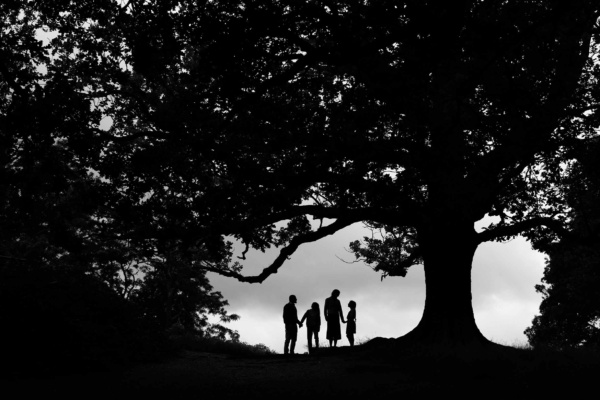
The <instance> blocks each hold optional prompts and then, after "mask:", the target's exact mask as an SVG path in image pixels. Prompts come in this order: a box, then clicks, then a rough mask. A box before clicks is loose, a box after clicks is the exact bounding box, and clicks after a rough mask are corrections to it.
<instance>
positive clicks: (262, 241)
mask: <svg viewBox="0 0 600 400" xmlns="http://www.w3.org/2000/svg"><path fill="white" fill-rule="evenodd" d="M51 3H52V4H49V3H44V4H35V5H34V4H30V3H27V5H26V6H23V7H22V8H21V10H24V11H22V13H21V14H19V15H17V16H14V17H13V18H17V19H16V20H15V21H17V20H19V18H20V21H28V20H29V19H28V18H31V20H32V21H36V24H37V25H35V27H39V28H41V27H47V29H48V30H49V31H51V32H54V33H56V35H55V36H54V38H53V39H51V40H50V42H49V43H48V44H47V45H45V46H42V45H40V44H39V43H37V42H36V43H37V44H36V46H37V47H36V48H37V49H38V50H37V51H38V53H39V54H40V56H38V58H39V60H38V61H35V62H34V63H33V65H35V66H38V69H39V65H41V64H44V65H45V66H46V70H47V72H46V73H45V74H43V76H40V77H39V78H38V79H42V80H46V81H47V82H48V84H47V85H46V87H52V85H50V83H53V84H54V82H56V83H57V84H58V83H61V85H59V88H63V89H64V90H67V91H68V94H69V96H70V97H67V98H73V99H74V101H75V104H76V105H78V106H79V108H77V107H74V106H70V107H69V109H73V110H81V111H78V112H79V113H78V112H73V113H72V115H71V116H72V119H73V120H76V121H78V123H80V124H81V123H82V122H85V124H83V125H76V126H77V127H76V128H74V129H70V128H69V127H71V126H72V125H69V124H68V122H69V121H70V120H71V119H70V118H66V119H65V120H64V121H63V122H64V123H65V124H67V125H66V126H64V127H63V126H61V127H59V128H57V129H55V130H53V132H54V133H53V134H52V135H50V137H51V138H52V140H50V141H48V140H46V141H45V142H44V141H41V140H32V141H33V142H34V143H38V142H43V143H50V145H56V143H57V142H58V143H61V144H62V145H63V146H64V147H65V148H67V149H68V150H69V151H70V152H72V153H73V156H72V157H71V159H72V160H74V161H77V165H81V168H82V171H84V172H86V173H90V172H91V173H92V175H93V177H94V179H90V181H91V182H93V184H94V185H98V186H100V187H106V188H107V193H108V194H107V198H106V201H105V202H104V204H106V205H109V207H108V208H109V209H110V210H111V213H110V215H109V216H105V217H104V216H103V217H99V218H96V219H95V220H94V222H95V223H98V222H102V224H103V225H104V228H105V229H104V231H105V232H114V231H117V232H119V233H118V235H119V238H121V239H123V238H127V240H131V241H132V243H134V244H136V245H137V244H141V243H144V242H146V241H148V240H149V239H152V240H165V239H166V238H177V239H178V240H180V241H181V242H180V246H181V249H183V250H184V251H185V249H192V248H193V249H195V251H198V252H199V253H197V254H202V255H203V257H202V259H201V260H200V259H199V260H197V261H198V263H199V265H202V268H203V269H204V270H205V271H208V270H210V271H215V272H218V273H221V274H223V275H227V276H231V277H234V278H237V279H239V280H242V281H246V282H262V281H264V279H266V278H267V277H268V276H269V275H271V274H273V273H276V272H277V271H278V269H279V268H280V267H281V266H282V265H283V264H284V262H285V260H286V259H287V258H288V257H290V256H292V254H293V253H294V251H295V250H296V249H297V248H298V247H299V246H300V245H302V244H304V243H309V242H312V241H316V240H319V239H321V238H323V237H325V236H327V235H331V234H333V233H335V232H336V231H339V230H340V229H342V228H344V227H347V226H349V225H351V224H354V223H356V222H365V223H367V224H369V225H370V226H373V227H375V228H377V229H381V230H382V231H383V232H385V239H384V240H381V241H371V242H369V241H366V242H364V241H363V242H362V243H361V242H360V241H359V242H354V243H353V244H352V246H351V248H352V249H353V251H354V252H355V253H356V255H357V257H359V258H364V259H365V260H366V261H367V263H369V264H371V265H372V266H373V267H374V268H375V269H377V270H380V271H381V272H382V273H383V274H384V275H392V276H393V275H400V276H402V275H404V274H405V273H406V270H407V268H409V267H410V266H411V265H414V264H416V263H423V264H424V267H425V275H426V286H427V298H426V304H425V311H424V314H423V319H422V321H421V322H420V324H419V325H418V326H417V328H416V329H415V330H414V331H413V332H412V333H411V334H409V335H408V336H409V337H415V338H419V340H433V341H439V340H449V341H451V342H461V341H465V342H472V341H481V342H485V340H484V339H483V337H482V336H481V334H480V333H479V331H478V329H477V327H476V324H475V321H474V317H473V311H472V305H471V287H470V284H471V283H470V270H471V262H472V257H473V254H474V252H475V249H476V248H477V245H478V244H479V243H481V242H484V241H489V240H504V239H506V238H508V237H512V236H514V235H517V234H524V235H526V236H527V237H529V238H530V239H532V240H533V241H534V243H541V242H542V241H544V240H546V241H554V240H556V239H557V238H558V236H557V235H558V234H561V233H564V232H565V231H566V229H567V228H568V227H569V223H571V219H570V218H569V216H568V211H569V205H568V203H567V202H566V200H565V196H564V193H563V192H562V191H561V190H560V188H561V187H563V186H561V182H563V180H564V179H565V166H566V165H568V163H569V157H570V156H569V152H568V151H567V150H568V149H569V148H571V147H573V146H574V145H575V144H576V143H579V142H581V141H585V140H588V139H589V138H591V137H594V136H596V135H597V132H596V128H597V127H598V122H599V121H598V116H599V114H598V104H600V103H599V102H598V100H599V99H598V96H599V94H600V93H599V92H598V87H599V86H598V75H599V72H600V71H599V68H598V65H597V61H598V60H597V56H598V40H597V38H598V22H597V21H598V16H599V6H598V4H597V2H595V1H591V0H588V1H586V0H580V1H576V2H573V1H569V2H567V1H559V0H553V1H527V2H522V1H505V2H494V1H458V2H429V1H403V2H398V1H377V2H375V1H360V2H355V1H343V0H341V1H335V0H331V1H329V0H327V1H326V0H323V1H285V0H280V1H254V2H246V1H218V0H213V1H205V2H196V1H194V2H192V1H176V0H170V1H153V0H150V1H135V0H131V1H111V0H104V1H94V2H91V1H84V2H74V1H68V0H62V1H61V0H57V1H54V2H51ZM17 25H18V26H26V25H27V24H26V23H20V24H17ZM30 36H31V35H30ZM38 53H36V54H38ZM9 60H12V59H10V58H9ZM19 62H20V61H19V60H18V59H15V60H14V65H19V64H18V63H19ZM34 69H35V68H33V67H32V64H31V63H29V67H28V68H21V69H19V68H17V67H15V66H10V68H9V70H8V71H9V72H10V73H12V74H13V75H14V74H15V72H11V71H17V70H18V71H22V70H24V71H29V73H33V72H32V71H33V70H34ZM4 70H6V67H5V69H4ZM37 73H38V74H40V73H39V72H37ZM6 76H9V75H6ZM15 82H17V83H16V84H13V86H14V87H10V86H3V88H2V90H4V91H5V93H7V95H9V96H11V97H12V98H13V99H29V98H30V97H32V96H31V90H33V89H31V90H29V91H27V93H26V94H22V95H19V93H20V90H21V89H22V87H21V86H20V83H19V80H16V81H15ZM30 82H37V80H33V81H31V80H30ZM63 98H65V97H64V95H61V99H63ZM23 101H24V100H23ZM58 104H63V103H62V102H61V103H58ZM90 104H91V107H90ZM105 209H106V208H105ZM105 209H103V210H105ZM486 215H489V216H494V217H497V222H494V223H493V224H491V225H490V226H488V227H487V229H485V230H484V231H483V232H476V231H475V229H474V223H475V222H476V221H479V220H481V219H482V218H483V217H484V216H486ZM311 219H312V221H311ZM117 228H118V229H117ZM231 237H233V238H235V239H237V240H239V241H241V242H242V243H244V244H245V245H247V246H248V248H255V249H259V250H265V249H266V248H268V247H271V246H275V247H278V248H280V252H279V255H278V256H277V257H276V259H275V260H274V261H273V262H272V264H271V265H268V266H266V267H265V269H264V270H263V271H262V272H261V273H260V274H258V275H257V276H246V275H244V274H243V270H242V265H241V264H240V263H238V262H231V244H230V243H229V242H228V238H231Z"/></svg>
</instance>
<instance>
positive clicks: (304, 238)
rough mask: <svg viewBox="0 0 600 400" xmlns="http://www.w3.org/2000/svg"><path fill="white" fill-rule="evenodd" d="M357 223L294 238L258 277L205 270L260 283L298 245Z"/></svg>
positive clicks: (347, 221) (343, 223)
mask: <svg viewBox="0 0 600 400" xmlns="http://www.w3.org/2000/svg"><path fill="white" fill-rule="evenodd" d="M355 222H358V220H356V219H350V218H344V219H338V220H336V221H335V222H333V223H332V224H330V225H327V226H325V227H323V228H320V229H317V230H316V231H312V232H309V233H306V234H303V235H299V236H296V237H295V238H293V239H292V240H291V241H290V244H288V245H287V246H285V247H283V248H282V249H281V251H280V252H279V255H278V256H277V258H276V259H275V261H273V263H272V264H271V265H269V266H268V267H266V268H265V269H263V271H262V272H261V273H260V274H258V275H253V276H244V275H242V274H240V273H238V272H236V271H232V270H221V269H218V268H214V267H213V268H211V267H208V268H206V270H207V271H210V272H215V273H217V274H219V275H223V276H227V277H231V278H236V279H237V280H239V281H240V282H248V283H262V282H263V281H264V280H265V279H267V277H269V276H270V275H272V274H276V273H277V272H278V270H279V268H280V267H281V266H282V265H283V263H284V262H285V261H286V260H287V259H288V258H289V257H290V256H291V255H292V254H294V252H295V251H296V250H297V249H298V247H300V245H302V244H304V243H310V242H315V241H317V240H319V239H322V238H324V237H325V236H329V235H332V234H334V233H336V232H337V231H339V230H341V229H343V228H345V227H347V226H350V225H352V224H353V223H355Z"/></svg>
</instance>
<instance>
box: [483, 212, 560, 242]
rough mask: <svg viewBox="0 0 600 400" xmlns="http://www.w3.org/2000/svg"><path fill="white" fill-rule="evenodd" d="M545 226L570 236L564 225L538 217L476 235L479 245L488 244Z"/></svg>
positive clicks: (551, 219)
mask: <svg viewBox="0 0 600 400" xmlns="http://www.w3.org/2000/svg"><path fill="white" fill-rule="evenodd" d="M541 226H545V227H547V228H550V229H552V230H553V231H555V232H556V233H558V234H559V235H561V236H570V235H571V234H570V232H569V231H568V230H567V229H566V228H565V226H564V224H563V223H562V222H560V221H558V220H556V219H553V218H550V217H538V218H531V219H528V220H524V221H520V222H517V223H515V224H512V225H506V226H498V227H496V228H492V229H489V230H486V231H483V232H481V233H479V234H478V235H477V239H478V240H479V243H483V242H489V241H491V240H494V239H498V238H501V237H507V236H515V235H518V234H520V233H523V232H525V231H528V230H530V229H533V228H538V227H541Z"/></svg>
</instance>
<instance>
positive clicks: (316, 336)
mask: <svg viewBox="0 0 600 400" xmlns="http://www.w3.org/2000/svg"><path fill="white" fill-rule="evenodd" d="M315 347H316V348H317V349H318V348H319V332H316V331H315Z"/></svg>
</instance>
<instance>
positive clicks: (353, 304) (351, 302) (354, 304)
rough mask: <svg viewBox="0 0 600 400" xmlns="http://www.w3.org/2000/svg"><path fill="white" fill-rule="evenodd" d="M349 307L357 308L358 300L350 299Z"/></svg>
mask: <svg viewBox="0 0 600 400" xmlns="http://www.w3.org/2000/svg"><path fill="white" fill-rule="evenodd" d="M348 307H350V308H356V302H355V301H354V300H350V303H348Z"/></svg>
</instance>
